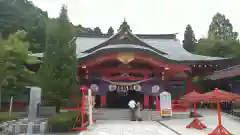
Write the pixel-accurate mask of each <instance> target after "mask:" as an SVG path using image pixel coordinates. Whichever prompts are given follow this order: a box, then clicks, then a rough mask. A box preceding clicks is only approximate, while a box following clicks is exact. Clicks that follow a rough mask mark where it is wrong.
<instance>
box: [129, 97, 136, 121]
mask: <svg viewBox="0 0 240 135" xmlns="http://www.w3.org/2000/svg"><path fill="white" fill-rule="evenodd" d="M128 106H129V108H130V113H131V121H135V120H136V114H135V110H136V102H135V100H130V101H129V102H128Z"/></svg>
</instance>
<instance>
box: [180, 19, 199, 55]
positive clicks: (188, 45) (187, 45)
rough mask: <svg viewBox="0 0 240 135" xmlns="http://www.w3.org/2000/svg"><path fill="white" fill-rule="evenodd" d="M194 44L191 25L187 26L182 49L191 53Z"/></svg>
mask: <svg viewBox="0 0 240 135" xmlns="http://www.w3.org/2000/svg"><path fill="white" fill-rule="evenodd" d="M195 43H196V39H195V34H194V32H193V29H192V27H191V25H190V24H188V25H187V27H186V30H185V33H184V40H183V48H184V49H185V50H187V51H189V52H192V51H193V49H194V45H195Z"/></svg>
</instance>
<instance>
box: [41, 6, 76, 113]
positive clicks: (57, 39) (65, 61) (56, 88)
mask: <svg viewBox="0 0 240 135" xmlns="http://www.w3.org/2000/svg"><path fill="white" fill-rule="evenodd" d="M73 35H74V34H73V30H72V27H71V23H70V22H69V20H68V15H67V8H66V7H65V6H63V7H62V9H61V12H60V15H59V17H58V18H57V23H56V26H55V27H53V28H52V29H51V30H50V31H49V32H48V38H47V45H46V49H45V53H44V59H43V62H44V63H43V65H42V66H41V68H40V70H39V77H40V85H41V87H42V90H43V95H44V98H45V99H46V100H50V101H51V102H52V103H53V104H54V105H55V106H56V108H57V110H56V111H57V112H59V110H60V106H62V105H63V104H65V103H66V101H68V99H69V98H70V97H71V94H72V92H73V91H74V90H75V89H76V84H77V82H76V64H77V58H76V45H75V43H69V41H71V40H72V39H73Z"/></svg>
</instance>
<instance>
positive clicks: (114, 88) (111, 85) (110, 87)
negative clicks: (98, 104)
mask: <svg viewBox="0 0 240 135" xmlns="http://www.w3.org/2000/svg"><path fill="white" fill-rule="evenodd" d="M108 89H109V91H110V92H112V91H115V90H116V89H117V86H116V85H114V84H110V85H109V86H108Z"/></svg>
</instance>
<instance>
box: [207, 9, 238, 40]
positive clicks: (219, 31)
mask: <svg viewBox="0 0 240 135" xmlns="http://www.w3.org/2000/svg"><path fill="white" fill-rule="evenodd" d="M237 37H238V33H237V32H234V31H233V26H232V24H231V23H230V21H229V20H228V19H227V18H226V17H225V15H223V14H220V13H216V14H215V15H214V16H213V18H212V22H211V24H210V25H209V30H208V38H213V39H217V40H236V39H237Z"/></svg>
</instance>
